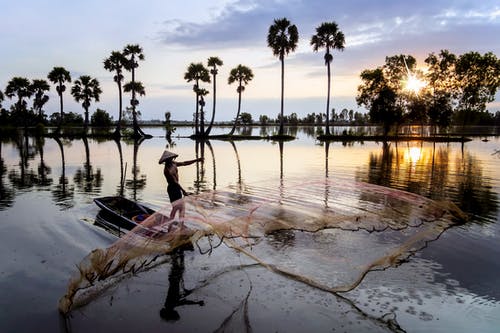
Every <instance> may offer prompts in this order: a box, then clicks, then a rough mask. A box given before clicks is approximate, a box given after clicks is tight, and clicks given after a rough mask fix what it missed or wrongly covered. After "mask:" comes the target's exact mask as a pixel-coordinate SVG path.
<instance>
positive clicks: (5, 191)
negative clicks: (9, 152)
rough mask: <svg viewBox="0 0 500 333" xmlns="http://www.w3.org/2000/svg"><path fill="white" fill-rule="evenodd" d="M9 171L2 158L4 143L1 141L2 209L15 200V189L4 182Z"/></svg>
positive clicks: (0, 206)
mask: <svg viewBox="0 0 500 333" xmlns="http://www.w3.org/2000/svg"><path fill="white" fill-rule="evenodd" d="M6 173H7V167H6V166H5V163H4V160H3V158H2V144H1V142H0V210H4V209H5V208H8V207H10V206H12V203H13V202H14V189H12V188H8V187H7V186H5V184H4V175H5V174H6Z"/></svg>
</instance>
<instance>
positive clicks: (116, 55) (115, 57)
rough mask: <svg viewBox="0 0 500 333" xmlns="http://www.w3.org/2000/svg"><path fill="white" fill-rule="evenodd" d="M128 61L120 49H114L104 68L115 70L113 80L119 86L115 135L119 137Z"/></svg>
mask: <svg viewBox="0 0 500 333" xmlns="http://www.w3.org/2000/svg"><path fill="white" fill-rule="evenodd" d="M126 62H127V58H125V56H124V55H123V54H122V53H121V52H118V51H112V52H111V55H110V56H109V58H106V59H104V69H106V70H108V71H110V72H114V73H115V75H114V76H113V80H114V81H115V82H116V85H117V86H118V123H117V124H116V130H115V133H114V135H115V136H117V137H120V136H121V124H122V114H123V110H122V109H123V105H122V82H123V68H124V67H125V63H126Z"/></svg>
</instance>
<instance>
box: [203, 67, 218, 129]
mask: <svg viewBox="0 0 500 333" xmlns="http://www.w3.org/2000/svg"><path fill="white" fill-rule="evenodd" d="M215 78H216V75H214V103H213V107H212V118H211V119H210V124H209V125H208V128H207V131H206V132H205V136H209V135H210V131H211V130H212V126H213V125H214V119H215V102H216V93H217V88H216V84H215Z"/></svg>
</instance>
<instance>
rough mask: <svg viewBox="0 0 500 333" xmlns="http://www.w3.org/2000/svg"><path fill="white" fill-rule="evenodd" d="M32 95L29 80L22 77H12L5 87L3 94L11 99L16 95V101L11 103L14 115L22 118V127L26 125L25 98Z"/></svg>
mask: <svg viewBox="0 0 500 333" xmlns="http://www.w3.org/2000/svg"><path fill="white" fill-rule="evenodd" d="M31 95H33V90H32V89H31V84H30V81H29V80H28V79H27V78H24V77H14V78H12V79H11V80H10V81H9V82H8V83H7V86H6V87H5V96H7V97H8V98H10V99H12V98H14V97H17V102H16V103H15V104H14V105H13V110H14V112H13V113H14V115H15V117H17V118H18V119H22V122H23V124H24V127H25V128H26V127H27V120H28V114H27V113H28V110H27V102H26V101H25V98H30V97H31Z"/></svg>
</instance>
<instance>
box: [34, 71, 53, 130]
mask: <svg viewBox="0 0 500 333" xmlns="http://www.w3.org/2000/svg"><path fill="white" fill-rule="evenodd" d="M31 90H32V91H33V94H34V99H33V110H34V111H35V112H37V113H38V118H39V119H40V121H42V120H43V106H44V105H45V103H47V102H48V101H49V96H48V95H46V94H45V92H46V91H49V90H50V86H49V84H48V83H47V81H45V80H36V79H35V80H33V81H32V83H31Z"/></svg>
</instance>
